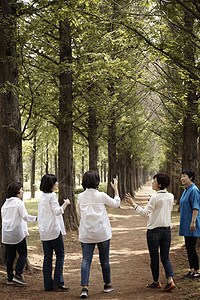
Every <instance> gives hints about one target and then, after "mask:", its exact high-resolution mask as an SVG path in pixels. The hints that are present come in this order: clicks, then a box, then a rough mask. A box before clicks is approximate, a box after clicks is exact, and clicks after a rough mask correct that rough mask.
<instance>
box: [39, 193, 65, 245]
mask: <svg viewBox="0 0 200 300" xmlns="http://www.w3.org/2000/svg"><path fill="white" fill-rule="evenodd" d="M63 213H64V210H63V208H62V206H60V205H59V203H58V200H57V197H56V193H43V192H42V194H41V196H40V199H39V203H38V227H39V232H40V239H41V241H50V240H54V239H56V238H57V237H58V236H59V235H60V232H61V233H62V234H66V232H65V225H64V221H63V217H62V214H63Z"/></svg>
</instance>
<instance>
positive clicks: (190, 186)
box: [185, 183, 194, 190]
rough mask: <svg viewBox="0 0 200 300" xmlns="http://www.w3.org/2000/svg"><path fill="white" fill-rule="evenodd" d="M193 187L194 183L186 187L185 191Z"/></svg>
mask: <svg viewBox="0 0 200 300" xmlns="http://www.w3.org/2000/svg"><path fill="white" fill-rule="evenodd" d="M193 186H194V183H192V184H191V185H190V186H188V187H186V188H185V189H186V190H189V189H191V188H192V187H193Z"/></svg>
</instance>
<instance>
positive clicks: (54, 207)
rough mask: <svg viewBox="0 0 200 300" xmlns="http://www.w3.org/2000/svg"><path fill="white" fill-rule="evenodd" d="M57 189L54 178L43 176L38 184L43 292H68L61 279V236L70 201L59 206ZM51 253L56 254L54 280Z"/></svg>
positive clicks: (62, 255)
mask: <svg viewBox="0 0 200 300" xmlns="http://www.w3.org/2000/svg"><path fill="white" fill-rule="evenodd" d="M57 189H58V182H57V178H56V176H55V175H53V174H45V175H44V176H43V177H42V180H41V184H40V190H41V191H42V194H41V196H40V200H39V204H38V227H39V232H40V239H41V241H42V245H43V251H44V261H43V278H44V289H45V291H51V290H60V291H66V290H68V287H66V286H64V279H63V264H64V257H65V251H64V243H63V237H62V236H63V234H66V232H65V226H64V222H63V217H62V214H63V213H64V210H65V209H66V207H67V205H69V204H70V201H69V199H67V200H64V203H63V205H61V206H60V205H59V203H58V200H57V197H56V193H55V191H56V190H57ZM53 251H55V254H56V265H55V270H54V278H53V279H52V258H53Z"/></svg>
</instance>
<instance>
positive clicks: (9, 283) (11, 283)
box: [6, 279, 15, 285]
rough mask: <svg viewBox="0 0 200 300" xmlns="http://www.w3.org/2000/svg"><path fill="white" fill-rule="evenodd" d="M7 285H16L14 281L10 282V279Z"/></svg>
mask: <svg viewBox="0 0 200 300" xmlns="http://www.w3.org/2000/svg"><path fill="white" fill-rule="evenodd" d="M6 284H8V285H13V284H15V283H14V281H13V280H9V279H8V280H7V282H6Z"/></svg>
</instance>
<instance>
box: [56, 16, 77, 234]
mask: <svg viewBox="0 0 200 300" xmlns="http://www.w3.org/2000/svg"><path fill="white" fill-rule="evenodd" d="M59 34H60V35H59V39H60V63H61V64H66V62H67V63H68V64H71V62H72V52H71V31H70V24H69V21H68V20H64V21H61V22H60V30H59ZM59 79H60V101H59V109H60V123H59V126H58V128H59V150H58V151H59V202H60V204H62V203H63V200H64V199H66V198H69V199H70V201H71V204H70V205H69V206H68V207H67V208H66V210H65V213H64V222H65V227H66V230H68V231H69V230H77V228H78V218H77V213H76V205H75V195H74V179H73V132H72V71H71V70H70V69H69V68H68V69H65V70H62V71H61V73H60V78H59Z"/></svg>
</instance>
